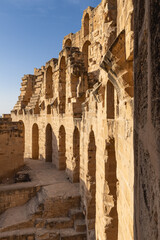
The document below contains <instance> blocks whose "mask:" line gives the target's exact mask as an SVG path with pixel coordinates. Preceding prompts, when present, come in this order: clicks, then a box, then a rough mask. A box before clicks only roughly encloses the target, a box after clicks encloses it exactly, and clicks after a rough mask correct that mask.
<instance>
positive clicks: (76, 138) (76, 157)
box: [73, 127, 80, 182]
mask: <svg viewBox="0 0 160 240" xmlns="http://www.w3.org/2000/svg"><path fill="white" fill-rule="evenodd" d="M73 161H74V165H75V168H74V173H73V182H79V179H80V134H79V130H78V128H77V127H75V129H74V133H73Z"/></svg>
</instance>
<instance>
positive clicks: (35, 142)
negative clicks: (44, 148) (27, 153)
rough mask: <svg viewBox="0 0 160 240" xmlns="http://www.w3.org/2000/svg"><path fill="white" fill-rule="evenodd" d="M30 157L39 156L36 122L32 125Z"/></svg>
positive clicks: (35, 157)
mask: <svg viewBox="0 0 160 240" xmlns="http://www.w3.org/2000/svg"><path fill="white" fill-rule="evenodd" d="M32 158H33V159H38V158H39V129H38V125H37V124H36V123H34V124H33V126H32Z"/></svg>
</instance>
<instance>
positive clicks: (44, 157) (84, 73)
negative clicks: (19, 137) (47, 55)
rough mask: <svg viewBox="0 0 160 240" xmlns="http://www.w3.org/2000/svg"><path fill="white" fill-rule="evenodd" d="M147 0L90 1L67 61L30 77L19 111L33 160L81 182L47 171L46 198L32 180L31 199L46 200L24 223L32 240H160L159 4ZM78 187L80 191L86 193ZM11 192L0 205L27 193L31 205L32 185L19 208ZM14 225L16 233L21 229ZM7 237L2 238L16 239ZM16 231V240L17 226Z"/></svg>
mask: <svg viewBox="0 0 160 240" xmlns="http://www.w3.org/2000/svg"><path fill="white" fill-rule="evenodd" d="M150 2H152V1H150ZM143 3H144V6H141V5H140V1H138V0H136V1H135V2H134V5H133V1H132V0H118V1H116V0H108V1H107V0H102V1H101V3H100V4H99V5H98V6H97V7H96V8H92V7H88V8H87V9H86V10H84V12H83V16H82V26H81V29H80V30H79V31H78V32H77V33H75V34H73V33H70V34H68V35H67V36H65V37H64V39H63V44H62V51H61V52H60V53H59V57H58V59H55V58H52V59H51V60H49V61H48V62H47V63H45V65H44V66H42V67H41V68H40V69H37V68H35V69H34V75H25V76H24V77H23V78H22V84H21V85H22V88H21V94H20V96H19V99H18V101H17V103H16V105H15V106H14V108H13V110H12V112H11V117H12V121H17V122H19V121H21V122H23V126H24V129H23V130H24V131H23V132H24V158H25V159H27V158H32V159H34V161H33V160H32V168H34V166H35V169H34V171H35V172H36V171H37V170H36V168H37V166H40V165H39V164H42V165H43V167H44V166H45V168H47V166H52V167H54V168H56V169H57V170H59V174H61V175H62V176H63V177H65V176H67V178H68V180H69V181H70V182H71V183H69V182H67V183H64V184H63V183H60V182H58V180H57V179H59V177H58V174H57V172H55V176H54V174H53V179H52V177H51V171H52V170H51V169H47V171H45V174H46V175H45V176H44V172H43V169H42V172H41V171H39V172H38V182H39V183H40V185H41V186H42V185H43V183H44V178H46V179H45V181H47V182H46V186H44V185H43V189H45V191H46V192H47V198H45V200H44V195H43V194H42V193H43V191H42V189H41V190H39V189H37V185H36V183H37V182H36V181H31V182H30V183H27V186H28V189H27V192H30V191H31V192H32V194H31V195H30V197H29V198H27V197H26V199H27V201H28V202H29V203H30V204H31V205H32V204H35V203H34V201H35V198H36V196H37V195H38V196H40V198H39V197H38V200H36V201H38V202H36V206H37V208H36V211H34V213H33V212H32V217H33V219H34V221H35V222H34V224H33V222H32V221H30V220H29V222H28V219H27V221H22V219H21V221H20V223H21V224H22V225H19V227H20V228H24V227H25V228H26V226H27V227H28V230H25V231H27V232H25V231H24V229H23V231H24V235H25V236H28V237H27V239H32V238H34V237H35V238H36V239H53V240H54V239H56V240H57V239H58V240H59V239H63V240H65V239H70V240H72V239H74V240H76V239H77V240H78V239H80V240H81V239H88V240H94V239H96V240H133V239H135V240H146V239H147V240H151V239H153V240H157V239H159V236H160V233H159V230H158V229H160V228H159V227H158V226H159V223H160V221H159V216H160V215H159V213H160V211H159V210H158V204H159V201H158V199H159V197H158V196H159V163H158V157H159V153H158V143H159V115H158V114H159V105H158V103H159V102H158V101H159V92H158V90H156V84H157V83H154V81H153V79H154V75H153V72H151V69H152V70H155V78H156V79H157V82H158V70H157V69H158V65H156V63H155V61H157V62H158V60H159V59H158V55H157V53H156V52H155V50H154V47H155V46H156V41H155V39H154V36H153V32H152V31H151V32H149V33H148V29H149V22H148V20H147V19H150V15H149V12H150V11H149V4H148V3H147V1H146V4H145V1H143ZM157 4H158V3H157ZM152 5H153V4H151V5H150V7H151V9H152V11H153V12H154V11H155V10H154V8H155V7H154V6H152ZM141 7H142V8H141ZM134 9H135V23H136V24H135V27H134V26H133V22H134V21H133V20H134V19H133V18H134V14H133V10H134ZM143 10H146V11H143ZM144 12H145V13H144ZM153 12H152V13H151V17H152V18H153ZM147 14H148V15H147ZM157 14H158V13H157ZM147 16H149V18H148V17H147ZM152 18H151V19H150V21H152V22H153V26H155V28H156V29H158V26H157V25H156V23H155V21H153V19H152ZM143 22H144V23H145V24H144V23H143ZM142 23H143V24H142ZM154 24H155V25H154ZM134 28H135V36H134ZM156 34H157V35H156V37H157V39H158V36H159V35H158V33H156ZM151 41H152V46H151V47H152V51H151V49H150V51H149V52H148V49H149V46H150V44H151ZM133 50H134V52H135V55H134V56H133ZM148 54H150V55H148ZM150 56H151V58H150ZM133 60H134V61H135V62H134V68H133ZM153 63H155V65H154V64H153ZM151 65H152V68H151V69H150V66H151ZM133 70H134V79H135V80H133ZM151 73H152V74H151ZM150 76H151V77H152V78H151V80H150V81H149V82H146V81H147V79H149V78H150ZM134 81H135V84H134ZM149 84H150V85H153V89H152V90H153V91H151V89H150V87H151V86H150V85H149ZM158 89H159V88H158ZM134 91H135V93H134ZM154 94H155V96H154ZM134 96H135V100H134ZM151 96H152V97H151ZM148 99H149V101H148ZM153 102H154V103H155V105H154V104H153ZM134 103H135V107H134ZM134 114H135V115H134ZM9 121H10V122H11V120H9ZM134 129H135V132H134V131H133V130H134ZM133 133H134V134H133ZM148 139H149V140H148ZM148 142H150V144H149V145H148ZM155 146H156V147H155ZM145 163H146V164H145ZM30 164H31V163H30ZM48 164H49V165H48ZM42 165H41V167H42ZM60 171H61V172H60ZM47 172H48V173H47ZM150 180H151V181H150ZM54 181H56V183H55V182H54ZM53 183H54V184H53ZM23 184H24V183H21V184H20V186H21V187H22V189H23V188H24V186H23ZM139 184H140V185H139ZM40 185H39V184H38V186H40ZM53 185H54V186H55V187H53ZM16 186H17V185H16ZM69 186H70V187H71V188H74V187H73V186H76V187H77V188H76V189H77V190H76V191H78V195H77V197H76V196H75V195H74V194H72V193H71V192H70V191H69ZM67 189H68V190H67ZM134 189H135V191H134ZM37 191H39V192H40V193H37ZM67 191H68V194H69V195H68V198H67V199H66V194H67V193H66V192H67ZM7 194H8V193H7V192H6V193H5V194H2V196H0V197H2V199H6V202H7V204H6V205H5V204H4V205H2V206H0V208H1V211H2V212H4V213H3V214H5V213H6V211H8V212H10V211H13V212H14V211H15V210H14V209H15V208H16V207H18V198H19V197H20V198H21V201H20V202H19V203H20V204H19V205H22V209H26V204H27V203H26V201H25V198H24V196H25V195H24V194H25V192H23V190H22V192H21V193H20V191H19V190H18V194H17V196H18V198H16V201H15V204H13V205H10V204H11V203H10V200H9V198H8V195H7ZM14 194H15V192H14V190H12V194H11V195H13V196H14ZM21 194H22V196H21ZM39 194H40V195H39ZM42 195H43V196H42ZM57 195H58V196H59V198H58V199H57V198H56V196H57ZM34 197H35V198H34ZM72 198H73V199H72ZM39 199H41V200H40V201H39ZM43 200H44V201H43ZM72 200H73V201H72ZM152 203H153V205H152ZM72 205H74V208H75V209H72V208H73V206H72ZM29 206H30V205H29ZM141 209H142V210H141ZM141 211H143V213H141ZM153 212H154V214H153V215H152V213H153ZM146 215H147V216H148V218H146ZM134 216H135V220H134ZM25 217H26V216H25ZM46 219H47V220H46ZM150 223H151V225H150V226H149V224H150ZM27 224H29V225H27ZM4 225H5V224H4ZM4 227H5V226H4ZM70 227H71V229H68V228H70ZM30 228H33V229H30ZM52 228H54V229H57V228H58V229H59V232H56V231H55V230H54V232H53V231H52ZM61 228H62V229H61ZM9 229H10V231H11V230H14V231H16V229H17V225H15V226H13V224H12V225H11V226H9ZM37 229H39V230H37ZM152 229H153V231H152ZM2 230H3V229H2ZM23 231H20V236H23ZM76 231H77V233H75V232H76ZM3 234H4V236H3ZM3 234H2V236H1V238H2V239H6V238H7V239H10V237H9V235H7V233H3ZM5 234H6V235H5ZM10 234H11V235H13V236H14V238H15V239H16V236H17V232H14V233H10Z"/></svg>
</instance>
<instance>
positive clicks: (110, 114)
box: [107, 80, 114, 119]
mask: <svg viewBox="0 0 160 240" xmlns="http://www.w3.org/2000/svg"><path fill="white" fill-rule="evenodd" d="M107 119H114V86H113V84H112V83H111V82H110V81H109V80H108V82H107Z"/></svg>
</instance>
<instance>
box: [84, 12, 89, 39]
mask: <svg viewBox="0 0 160 240" xmlns="http://www.w3.org/2000/svg"><path fill="white" fill-rule="evenodd" d="M88 34H89V14H88V13H86V15H85V17H84V37H86V36H87V35H88Z"/></svg>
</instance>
